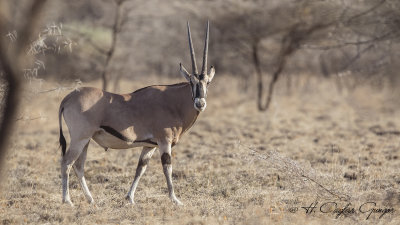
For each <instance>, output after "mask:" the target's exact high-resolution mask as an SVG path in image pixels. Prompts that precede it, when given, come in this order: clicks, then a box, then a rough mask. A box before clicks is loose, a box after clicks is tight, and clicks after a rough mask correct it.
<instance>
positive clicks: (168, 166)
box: [158, 143, 183, 205]
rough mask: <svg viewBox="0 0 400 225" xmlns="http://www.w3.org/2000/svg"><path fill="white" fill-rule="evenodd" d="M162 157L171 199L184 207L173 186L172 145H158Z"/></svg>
mask: <svg viewBox="0 0 400 225" xmlns="http://www.w3.org/2000/svg"><path fill="white" fill-rule="evenodd" d="M158 146H159V149H160V155H161V163H162V166H163V171H164V175H165V178H166V179H167V185H168V192H169V198H170V199H171V200H172V201H173V202H174V203H175V204H177V205H183V204H182V202H181V201H179V199H178V198H177V197H176V196H175V192H174V186H173V185H172V163H171V144H170V143H159V144H158Z"/></svg>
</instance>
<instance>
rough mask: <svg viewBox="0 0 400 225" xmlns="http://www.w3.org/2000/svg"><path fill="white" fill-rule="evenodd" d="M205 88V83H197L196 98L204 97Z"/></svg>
mask: <svg viewBox="0 0 400 225" xmlns="http://www.w3.org/2000/svg"><path fill="white" fill-rule="evenodd" d="M204 97H205V96H204V89H203V85H200V83H199V84H197V88H196V98H204Z"/></svg>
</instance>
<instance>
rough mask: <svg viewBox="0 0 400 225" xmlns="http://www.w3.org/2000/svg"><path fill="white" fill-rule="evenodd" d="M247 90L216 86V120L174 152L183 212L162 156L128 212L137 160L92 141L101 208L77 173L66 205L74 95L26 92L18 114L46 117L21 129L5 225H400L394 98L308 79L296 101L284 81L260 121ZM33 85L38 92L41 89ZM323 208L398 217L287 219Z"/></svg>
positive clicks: (199, 125) (204, 118)
mask: <svg viewBox="0 0 400 225" xmlns="http://www.w3.org/2000/svg"><path fill="white" fill-rule="evenodd" d="M174 81H175V82H176V81H179V80H178V79H161V80H160V78H157V77H149V78H146V79H134V80H130V81H124V82H123V84H124V85H123V86H122V88H123V90H124V91H125V92H127V91H131V90H133V89H136V88H139V87H142V86H144V85H148V84H153V83H172V82H174ZM238 83H239V82H238V80H237V79H232V78H231V77H227V76H222V75H220V76H218V77H216V80H215V83H213V85H212V87H210V93H209V106H208V107H207V110H206V111H205V112H204V113H202V114H201V116H200V118H199V120H198V121H197V122H196V124H195V126H194V127H193V129H192V130H191V132H189V133H188V134H187V135H186V136H185V137H184V138H183V139H182V140H181V143H180V144H178V145H177V146H176V147H175V148H174V150H173V167H174V172H173V177H174V181H175V185H176V192H177V195H178V197H180V198H181V200H182V201H183V202H184V203H185V206H184V207H177V206H175V205H173V204H172V203H171V202H170V200H169V199H168V196H167V189H166V184H165V178H164V176H163V174H162V170H161V163H160V159H159V158H160V156H159V154H157V153H156V154H155V155H154V156H153V158H152V160H151V161H150V166H149V168H148V170H147V171H146V174H145V175H144V177H143V178H142V180H141V183H140V184H139V187H138V192H137V197H136V203H137V204H136V205H135V206H132V205H128V204H127V201H126V200H125V199H124V197H125V194H126V193H127V191H128V189H129V186H130V183H131V182H132V179H133V176H134V173H135V169H136V164H137V161H138V157H139V154H140V150H139V149H131V150H109V151H108V152H105V151H104V149H103V148H101V147H99V146H97V145H96V144H95V143H93V142H92V143H91V144H90V147H89V154H88V160H87V162H86V168H85V170H86V177H87V182H88V185H89V188H90V189H91V191H92V194H93V196H94V199H95V202H96V204H95V205H93V206H92V205H89V204H88V203H87V202H86V200H85V198H84V195H83V193H82V191H81V188H80V186H79V183H78V182H77V180H76V177H75V175H74V174H71V177H72V181H71V197H72V200H73V201H74V203H75V205H76V206H75V207H74V208H71V207H70V206H68V205H62V204H61V179H60V149H59V147H58V141H57V140H58V126H57V107H58V104H59V102H60V100H61V99H62V98H63V96H64V95H65V94H67V91H61V92H58V93H55V92H51V93H43V94H39V95H30V94H28V93H29V92H28V93H27V94H26V95H24V96H25V98H24V102H25V103H27V104H26V105H25V106H24V107H23V108H22V109H21V113H22V114H24V113H25V114H29V115H32V117H39V116H40V117H41V118H40V119H28V118H26V119H25V120H20V121H18V124H17V129H16V132H15V135H14V136H13V137H12V142H11V145H10V151H9V153H8V155H7V160H6V161H7V164H6V168H7V169H6V172H5V173H6V177H5V178H6V179H5V182H2V184H3V191H2V193H1V198H0V199H1V210H0V218H1V220H2V223H3V224H16V223H36V224H39V223H50V224H57V223H64V224H67V223H79V224H93V223H109V224H119V223H121V224H130V223H133V222H136V223H147V224H154V223H165V224H210V223H211V224H217V223H220V224H232V223H246V224H260V223H268V222H275V223H280V224H292V223H301V224H304V223H310V224H321V223H322V222H324V223H326V224H354V223H360V224H365V223H371V224H398V223H399V222H400V220H399V219H400V215H399V211H398V210H400V195H399V192H398V190H399V183H400V177H399V168H400V167H399V166H400V165H399V162H400V161H399V158H398V156H399V147H400V146H399V141H398V139H399V136H398V134H396V133H386V134H385V133H379V131H381V132H382V131H392V132H394V131H397V130H399V129H400V121H399V119H398V118H400V115H399V114H400V105H399V104H398V102H396V101H395V98H394V97H395V95H393V93H389V92H386V91H376V90H371V88H370V87H362V88H358V89H357V90H355V91H354V92H353V93H343V94H339V93H338V92H337V91H336V88H335V85H334V83H333V82H331V80H329V79H328V80H326V79H317V78H315V77H308V76H303V77H302V78H299V79H298V80H296V84H297V85H296V86H295V87H294V88H293V90H292V91H295V92H296V93H297V94H296V95H288V94H287V90H286V88H285V83H284V82H282V83H278V88H277V90H278V91H277V96H276V99H275V100H274V102H273V103H272V105H271V109H270V111H268V112H267V113H259V112H258V111H257V110H256V107H254V105H255V102H254V101H253V100H252V98H253V97H252V96H254V94H255V93H247V94H244V93H242V92H239V91H235V90H239V89H238V88H232V87H239V84H238ZM317 84H318V85H317ZM54 85H55V84H53V83H45V84H43V86H42V87H41V88H43V89H47V88H49V87H53V86H54ZM85 85H90V86H99V85H100V83H98V82H96V83H88V84H85ZM31 87H32V88H38V87H37V86H36V84H35V83H33V84H32V85H31ZM377 134H378V135H377ZM379 134H380V135H379ZM302 175H304V176H305V177H308V178H305V177H302ZM309 179H312V180H314V181H316V182H318V183H319V184H320V185H322V186H323V188H322V187H321V186H319V184H316V183H314V182H313V181H310V180H309ZM324 188H325V189H327V190H329V192H332V193H333V194H332V193H329V192H328V191H327V190H325V189H324ZM340 198H342V199H340ZM314 201H318V202H320V203H322V202H327V201H336V202H338V203H339V204H340V205H341V206H342V207H343V206H344V205H345V204H346V202H350V203H351V204H352V205H353V206H355V207H359V205H360V204H362V203H364V202H368V201H373V202H376V203H377V205H378V206H380V207H387V208H391V207H393V208H394V209H395V210H396V211H395V212H394V213H393V214H386V215H385V216H383V218H381V219H378V217H379V215H377V214H373V215H372V216H371V217H370V218H369V220H365V219H366V216H367V215H366V214H361V213H359V212H357V213H356V214H351V215H348V216H340V217H339V218H338V219H335V216H336V215H334V214H322V213H315V214H311V215H306V214H305V212H304V209H302V208H300V209H298V211H297V212H296V213H291V212H289V209H290V208H292V207H300V206H308V205H310V204H311V203H312V202H314Z"/></svg>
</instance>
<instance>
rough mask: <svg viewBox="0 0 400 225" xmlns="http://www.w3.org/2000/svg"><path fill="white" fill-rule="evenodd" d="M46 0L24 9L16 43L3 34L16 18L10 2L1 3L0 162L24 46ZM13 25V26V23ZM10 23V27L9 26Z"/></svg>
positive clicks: (15, 99)
mask: <svg viewBox="0 0 400 225" xmlns="http://www.w3.org/2000/svg"><path fill="white" fill-rule="evenodd" d="M45 3H46V0H34V1H32V4H31V5H30V7H29V8H28V9H27V11H26V17H25V18H26V19H25V20H24V21H22V23H21V24H20V26H19V29H18V30H17V34H18V38H16V40H15V43H13V44H11V45H10V44H9V42H8V41H7V40H6V39H5V38H4V36H5V34H7V33H9V32H10V31H11V30H14V29H15V24H14V22H15V21H11V16H10V14H9V12H10V11H9V5H8V4H7V1H2V2H1V6H0V34H1V36H2V37H1V38H0V63H1V69H2V70H3V77H4V80H5V82H6V87H5V88H6V91H5V94H4V102H3V104H2V106H1V107H2V108H3V110H2V111H3V115H2V117H1V122H0V165H2V164H3V163H2V161H3V158H4V156H5V153H6V149H7V143H8V137H9V136H10V135H11V134H12V129H13V125H14V119H12V118H13V117H14V116H15V113H16V110H17V107H18V104H19V92H20V91H21V82H20V79H21V77H22V69H23V68H24V65H25V63H26V60H27V54H26V52H25V51H26V49H27V47H28V45H29V43H30V40H31V38H32V36H33V35H34V34H35V33H36V32H37V27H38V25H39V22H40V20H39V19H40V16H41V11H42V9H43V7H44V5H45ZM13 25H14V26H13ZM11 26H13V27H11Z"/></svg>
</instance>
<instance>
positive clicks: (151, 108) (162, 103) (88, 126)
mask: <svg viewBox="0 0 400 225" xmlns="http://www.w3.org/2000/svg"><path fill="white" fill-rule="evenodd" d="M187 29H188V38H189V49H190V55H191V59H192V72H193V73H192V74H189V73H188V72H187V70H186V69H185V68H184V67H183V66H182V65H180V73H181V74H182V75H183V76H184V77H185V78H186V80H187V81H188V82H184V83H178V84H173V85H155V86H149V87H145V88H142V89H139V90H137V91H135V92H132V93H130V94H122V95H119V94H114V93H109V92H106V91H102V90H100V89H96V88H90V87H84V88H80V89H79V90H75V91H73V92H71V93H70V94H69V95H67V96H66V97H65V98H64V99H63V101H62V102H61V105H60V110H59V124H60V145H61V146H62V161H61V177H62V194H63V196H62V200H63V202H64V203H69V204H71V205H72V202H71V199H70V196H69V188H68V179H69V173H70V170H71V168H72V167H73V168H74V171H75V173H76V175H77V177H78V179H79V182H80V184H81V186H82V189H83V192H84V194H85V196H86V198H87V200H88V201H89V202H90V203H92V202H93V198H92V196H91V194H90V192H89V189H88V187H87V185H86V181H85V177H84V163H85V160H86V154H87V148H88V145H89V141H90V140H91V139H93V140H94V141H95V142H97V143H98V144H99V145H101V146H102V147H104V148H105V149H108V148H113V149H127V148H133V147H143V150H142V153H141V154H140V158H139V162H138V166H137V169H136V175H135V178H134V180H133V183H132V186H131V188H130V190H129V192H128V195H127V199H128V200H129V201H130V202H131V203H134V195H135V190H136V187H137V185H138V183H139V179H140V177H141V176H142V175H143V173H144V172H145V170H146V166H147V163H148V161H149V160H150V158H151V156H152V155H153V153H154V151H155V149H156V147H158V149H159V151H160V155H161V163H162V166H163V171H164V175H165V178H166V179H167V185H168V191H169V197H170V198H171V200H172V201H173V202H175V203H176V204H179V205H180V204H182V203H181V202H180V201H179V200H178V199H177V198H176V196H175V193H174V188H173V186H172V179H171V174H172V166H171V147H172V146H174V145H175V144H176V143H178V141H179V139H180V137H181V136H182V135H183V134H184V133H185V132H186V131H187V130H188V129H190V128H191V127H192V125H193V124H194V122H195V121H196V119H197V117H198V115H199V113H200V112H202V111H204V109H205V108H206V97H207V86H208V84H209V83H210V82H211V81H212V79H213V77H214V74H215V70H214V68H213V67H212V66H211V69H210V72H209V73H207V52H208V34H209V23H207V29H206V35H205V44H204V53H203V67H202V70H201V73H200V74H199V73H198V71H197V66H196V60H195V54H194V50H193V43H192V38H191V34H190V27H189V23H188V24H187ZM62 115H64V120H65V122H66V124H67V126H68V128H69V133H70V137H71V143H70V146H69V148H68V151H66V141H65V138H64V136H63V133H62V121H61V120H62V119H61V117H62Z"/></svg>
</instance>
